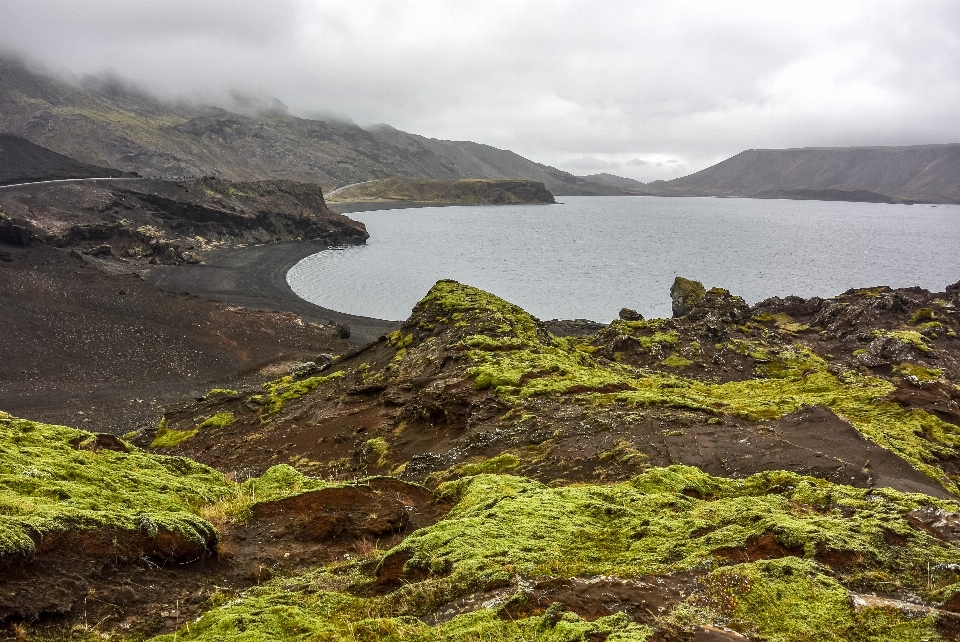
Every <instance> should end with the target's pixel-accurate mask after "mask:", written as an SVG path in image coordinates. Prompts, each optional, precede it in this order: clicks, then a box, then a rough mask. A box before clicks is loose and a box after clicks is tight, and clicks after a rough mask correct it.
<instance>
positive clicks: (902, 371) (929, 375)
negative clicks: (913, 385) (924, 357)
mask: <svg viewBox="0 0 960 642" xmlns="http://www.w3.org/2000/svg"><path fill="white" fill-rule="evenodd" d="M893 371H894V372H895V373H896V374H899V375H903V376H904V377H909V378H912V379H916V380H917V381H918V382H919V383H924V382H927V381H939V380H940V379H942V378H943V369H942V368H924V367H923V366H921V365H918V364H916V363H901V364H900V365H899V366H897V367H896V368H894V369H893Z"/></svg>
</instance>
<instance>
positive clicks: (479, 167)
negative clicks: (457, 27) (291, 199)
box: [0, 58, 619, 194]
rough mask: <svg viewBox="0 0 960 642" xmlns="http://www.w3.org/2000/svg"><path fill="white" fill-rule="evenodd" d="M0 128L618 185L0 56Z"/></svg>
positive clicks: (164, 158)
mask: <svg viewBox="0 0 960 642" xmlns="http://www.w3.org/2000/svg"><path fill="white" fill-rule="evenodd" d="M0 130H5V131H8V132H11V133H13V134H17V135H19V136H23V137H24V138H27V139H29V140H30V141H33V142H34V143H37V144H39V145H42V146H43V147H47V148H49V149H52V150H54V151H56V152H59V153H61V154H64V155H66V156H69V157H71V158H76V159H78V160H80V161H83V162H86V163H93V164H96V165H105V166H109V167H117V168H120V169H123V170H129V171H137V172H140V173H142V174H153V175H161V176H171V175H172V176H183V175H208V174H215V175H217V176H218V177H221V178H226V179H230V180H243V181H251V180H268V179H284V180H292V181H297V182H310V183H318V184H320V185H321V186H323V187H325V188H327V189H329V188H332V187H340V186H343V185H347V184H350V183H357V182H361V181H366V180H372V179H382V178H387V177H390V176H407V177H411V178H435V179H445V180H449V179H459V178H496V179H522V180H534V181H539V182H542V183H544V184H545V185H546V187H547V189H549V190H550V191H552V192H554V193H557V194H595V193H619V192H618V191H616V190H612V189H611V188H609V187H603V186H600V185H595V184H591V183H588V182H586V181H583V180H582V179H579V178H577V177H575V176H573V175H572V174H568V173H566V172H562V171H560V170H558V169H555V168H552V167H547V166H546V165H540V164H538V163H534V162H532V161H529V160H527V159H525V158H523V157H522V156H519V155H517V154H514V153H513V152H509V151H505V150H499V149H496V148H493V147H489V146H487V145H479V144H476V143H468V142H450V141H437V140H432V139H428V138H423V137H421V136H414V135H412V134H407V133H405V132H401V131H399V130H395V129H393V128H387V127H383V126H380V127H376V128H373V129H372V131H369V132H368V131H366V130H364V129H362V128H360V127H358V126H357V125H355V124H353V123H343V122H336V121H323V120H310V119H304V118H297V117H294V116H290V115H289V114H286V113H283V112H279V111H272V112H265V113H261V114H258V115H256V116H247V115H243V114H237V113H233V112H229V111H226V110H223V109H218V108H213V107H207V106H190V105H183V104H180V105H173V104H167V103H163V102H160V101H157V100H156V99H154V98H152V97H150V96H148V95H146V94H144V93H142V92H140V91H138V90H136V89H135V88H131V87H129V86H126V85H124V84H123V83H121V82H119V81H110V80H108V81H104V80H96V81H86V82H84V83H83V84H82V85H81V86H74V85H71V84H69V83H67V82H64V81H62V80H59V79H56V78H53V77H51V76H48V75H44V74H41V73H38V72H36V71H33V70H31V69H29V68H28V67H27V66H26V65H24V64H23V63H22V62H20V61H17V60H13V59H9V58H6V59H3V58H0Z"/></svg>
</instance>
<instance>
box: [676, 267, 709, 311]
mask: <svg viewBox="0 0 960 642" xmlns="http://www.w3.org/2000/svg"><path fill="white" fill-rule="evenodd" d="M706 294H707V290H706V288H704V287H703V283H700V282H699V281H691V280H690V279H685V278H683V277H682V276H678V277H677V278H676V279H674V280H673V285H672V286H671V287H670V299H671V301H673V316H674V317H683V316H686V315H688V314H690V312H691V311H692V310H693V308H694V307H695V306H696V305H697V304H698V303H700V301H702V300H703V298H704V297H705V296H706Z"/></svg>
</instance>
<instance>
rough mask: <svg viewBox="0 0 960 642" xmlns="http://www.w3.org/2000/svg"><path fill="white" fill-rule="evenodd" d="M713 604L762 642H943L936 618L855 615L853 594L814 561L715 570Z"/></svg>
mask: <svg viewBox="0 0 960 642" xmlns="http://www.w3.org/2000/svg"><path fill="white" fill-rule="evenodd" d="M705 584H706V595H707V600H708V602H711V606H713V607H714V608H715V609H716V610H717V611H719V612H721V613H723V614H724V615H726V616H727V617H729V618H731V619H732V620H733V623H734V626H735V628H737V629H740V630H741V631H743V632H745V633H749V634H751V635H752V636H755V637H757V638H759V639H762V640H769V641H770V642H790V641H793V640H850V639H857V640H872V641H876V642H879V641H880V640H890V641H891V642H893V641H894V640H898V641H899V640H902V641H904V642H907V641H915V642H921V641H922V640H938V639H942V638H940V636H939V634H938V633H937V630H936V622H935V618H934V617H919V618H918V617H915V616H912V617H911V616H909V615H907V614H905V613H902V612H899V611H897V610H895V609H865V610H863V611H860V612H854V610H853V608H852V607H851V604H850V597H849V594H848V592H847V590H846V589H845V588H844V587H843V586H841V585H840V584H839V583H838V582H837V581H836V580H835V579H834V578H832V577H830V574H829V571H828V570H827V569H825V568H823V567H821V566H820V565H819V564H817V563H816V562H813V561H812V560H802V559H797V558H787V559H782V560H769V561H760V562H754V563H752V564H740V565H738V566H734V567H732V568H725V569H720V570H717V571H714V572H713V573H712V574H711V575H710V576H708V578H707V579H706V581H705Z"/></svg>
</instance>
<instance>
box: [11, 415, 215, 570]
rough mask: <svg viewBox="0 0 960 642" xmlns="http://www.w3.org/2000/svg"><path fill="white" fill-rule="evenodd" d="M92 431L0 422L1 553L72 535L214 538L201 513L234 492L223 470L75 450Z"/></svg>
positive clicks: (169, 459) (134, 455) (134, 454)
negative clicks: (160, 533)
mask: <svg viewBox="0 0 960 642" xmlns="http://www.w3.org/2000/svg"><path fill="white" fill-rule="evenodd" d="M91 437H92V435H91V434H90V433H87V432H84V431H81V430H75V429H73V428H67V427H64V426H54V425H49V424H42V423H37V422H32V421H26V420H22V419H14V418H10V417H9V416H2V417H0V554H8V553H12V552H29V551H31V550H32V549H33V547H34V539H36V538H39V537H42V536H43V535H45V534H48V533H52V532H57V531H65V530H70V529H94V528H111V529H119V530H131V531H137V530H146V532H148V533H156V532H157V529H160V528H165V529H168V530H170V531H174V532H178V533H181V534H182V535H184V536H186V537H187V538H189V539H191V540H193V541H198V542H200V541H205V540H207V539H209V538H211V537H213V536H215V531H214V529H213V527H212V526H211V525H210V524H209V523H208V522H207V521H205V520H203V519H201V518H200V517H199V516H198V515H197V511H198V510H199V508H200V507H201V506H202V505H204V504H207V503H210V502H214V501H217V500H219V499H221V498H223V497H225V496H227V495H228V494H229V493H230V489H231V484H230V483H229V482H228V481H227V480H226V479H224V477H223V475H222V474H220V473H219V472H217V471H215V470H213V469H211V468H208V467H206V466H202V465H200V464H197V463H195V462H192V461H190V460H188V459H183V458H181V457H165V456H162V455H153V454H148V453H145V452H142V451H139V450H137V449H135V448H131V451H130V452H129V453H122V452H116V451H113V450H97V451H89V450H76V449H75V448H74V447H73V446H72V445H71V444H70V442H71V440H79V441H83V440H84V439H87V438H91Z"/></svg>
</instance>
